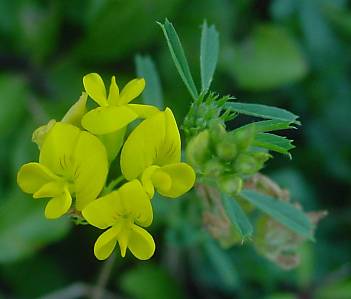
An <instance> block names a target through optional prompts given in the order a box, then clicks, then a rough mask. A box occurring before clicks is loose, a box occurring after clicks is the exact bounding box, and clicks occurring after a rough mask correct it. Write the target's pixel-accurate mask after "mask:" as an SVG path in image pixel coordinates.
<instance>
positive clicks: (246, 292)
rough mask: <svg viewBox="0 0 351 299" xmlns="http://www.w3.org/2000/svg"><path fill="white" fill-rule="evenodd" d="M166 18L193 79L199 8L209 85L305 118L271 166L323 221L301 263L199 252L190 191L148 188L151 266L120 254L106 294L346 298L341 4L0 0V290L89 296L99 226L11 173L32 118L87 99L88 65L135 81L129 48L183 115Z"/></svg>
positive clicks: (349, 145) (350, 294) (350, 58)
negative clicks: (212, 40) (174, 195)
mask: <svg viewBox="0 0 351 299" xmlns="http://www.w3.org/2000/svg"><path fill="white" fill-rule="evenodd" d="M165 17H168V18H169V19H170V20H171V21H172V22H173V23H174V25H175V27H176V29H177V31H178V34H179V35H180V37H181V39H182V42H183V46H184V48H185V49H186V52H187V56H188V59H189V63H190V65H191V68H192V71H193V75H195V78H196V79H199V76H198V75H197V74H199V41H200V25H201V24H202V22H203V19H207V21H208V22H209V23H211V24H215V25H216V27H217V29H218V30H219V32H220V43H221V49H220V58H219V66H218V69H217V72H216V74H215V79H214V83H213V85H212V89H214V90H216V91H219V92H220V93H221V94H228V93H229V94H232V95H233V96H235V97H236V98H238V99H239V100H240V101H247V102H258V103H263V104H267V105H276V106H279V107H283V108H287V109H289V110H291V111H292V112H294V113H296V114H298V115H300V117H301V121H302V123H303V126H302V127H300V128H299V129H298V130H294V131H292V132H289V134H290V136H289V137H291V138H294V139H295V145H296V146H297V148H296V149H295V150H293V151H292V155H293V160H291V161H290V160H288V159H287V158H286V157H284V156H280V155H279V156H278V155H276V156H275V158H274V159H273V160H272V161H271V162H270V163H269V164H268V166H267V167H266V168H265V169H264V173H265V174H267V175H269V176H271V177H272V178H274V179H275V180H276V181H277V182H279V183H280V184H281V186H283V187H285V188H288V189H289V190H290V191H291V194H292V197H293V198H294V199H296V200H299V201H300V202H301V203H302V204H303V205H304V207H305V209H306V210H307V211H309V210H318V209H319V210H320V209H323V210H324V209H326V210H328V211H329V216H328V217H327V218H326V219H324V220H322V222H321V224H320V226H319V227H318V230H317V232H316V242H315V243H312V242H310V243H306V244H305V245H304V246H303V247H302V248H301V264H300V266H299V267H297V268H296V269H294V270H291V271H284V270H282V269H280V268H279V267H278V266H277V265H275V264H273V263H271V262H270V261H268V260H266V259H265V258H264V257H261V256H259V255H258V254H257V253H256V251H255V250H254V249H253V248H252V246H250V244H249V243H247V244H244V245H243V246H239V247H235V248H231V249H229V250H226V251H225V250H222V249H221V248H220V247H219V246H218V245H217V243H214V242H212V240H208V242H207V243H208V244H207V245H206V246H203V247H199V246H198V245H196V244H197V241H196V240H197V238H198V235H199V234H200V233H201V232H202V228H201V224H198V222H199V219H200V218H201V216H200V215H194V216H193V218H194V223H187V222H184V221H182V220H183V219H182V218H181V216H180V215H182V214H181V213H182V208H183V205H182V203H183V202H184V201H185V200H191V199H189V198H184V199H181V200H179V201H177V202H173V201H166V200H160V199H157V198H156V199H155V205H156V208H155V209H156V212H155V218H156V219H155V222H154V224H153V227H152V230H153V235H154V236H155V239H156V244H157V250H156V255H155V256H154V257H153V258H152V259H151V260H150V261H148V262H139V261H137V260H135V259H132V258H130V257H127V258H125V259H122V258H120V257H117V258H116V262H115V264H114V265H113V268H112V272H111V274H110V279H109V281H108V284H107V289H108V293H104V294H103V297H104V298H131V299H132V298H134V299H151V298H152V299H162V298H171V299H173V298H174V299H185V298H205V299H207V298H209V299H212V298H213V299H216V298H244V299H246V298H248V299H251V298H264V299H293V298H306V299H307V298H317V299H350V298H351V275H350V273H351V264H350V259H351V200H350V199H351V198H350V197H351V125H350V122H351V76H350V75H351V51H350V50H351V5H350V1H346V0H256V1H254V0H236V1H234V0H232V1H229V0H193V1H186V0H167V1H162V0H154V1H151V0H149V1H148V0H128V1H126V0H125V1H122V0H86V1H78V0H62V1H59V0H58V1H35V0H11V1H10V0H0V104H1V106H0V195H1V196H0V298H15V299H17V298H48V299H53V298H55V299H63V298H89V296H90V297H91V295H87V293H90V294H92V293H93V292H90V291H89V290H90V289H89V287H91V286H94V285H95V284H96V281H97V279H98V276H99V273H100V272H101V268H102V265H103V263H101V262H99V261H97V260H96V259H95V257H94V255H93V244H94V241H95V239H96V237H97V236H98V234H99V231H98V230H95V229H94V228H92V227H87V226H74V225H72V224H71V223H70V222H69V221H68V220H67V219H63V220H59V221H47V220H46V219H45V218H44V215H43V204H45V203H44V201H35V200H32V199H31V198H30V196H26V195H24V194H22V193H21V192H20V191H19V189H18V187H17V186H16V172H17V170H18V168H19V166H20V165H21V164H23V163H25V162H28V161H32V160H35V159H37V149H36V146H35V145H34V144H32V143H31V133H32V131H33V129H35V128H36V127H38V126H39V125H42V124H44V123H46V122H47V121H48V120H49V119H50V118H56V119H60V118H61V117H62V115H63V114H64V112H65V111H66V110H67V108H68V107H69V106H70V105H71V104H72V103H73V102H74V101H75V100H77V99H78V97H79V95H80V94H81V91H82V89H83V86H82V76H83V75H84V74H86V73H89V72H98V73H100V74H102V75H103V77H104V79H105V80H106V82H107V80H108V79H109V76H110V75H112V74H116V75H117V79H118V80H119V82H123V83H125V82H126V81H128V80H130V79H132V78H133V77H135V76H136V70H135V63H134V60H135V55H136V54H142V55H145V54H148V55H150V56H151V57H152V59H153V60H154V62H155V65H156V67H157V69H158V71H159V74H160V79H161V83H162V87H163V94H164V98H165V102H166V104H167V105H168V106H170V107H171V108H172V109H173V110H174V111H175V114H176V118H177V121H178V123H179V124H180V123H181V122H182V119H183V117H184V115H185V114H186V112H187V109H188V107H189V105H190V102H191V100H190V96H189V95H188V94H187V91H186V89H185V87H184V86H183V85H182V82H181V80H180V78H179V77H178V74H177V72H176V70H175V67H174V65H173V62H172V60H171V57H170V54H169V52H168V49H167V46H166V42H165V40H164V38H163V34H162V32H161V29H160V28H159V27H158V26H157V24H156V23H155V21H157V20H163V19H164V18H165ZM197 81H199V80H197ZM195 211H196V210H195ZM57 291H60V292H59V293H57ZM45 296H46V297H45ZM50 296H51V297H50ZM55 296H56V297H55ZM93 296H94V295H93ZM95 298H97V297H95Z"/></svg>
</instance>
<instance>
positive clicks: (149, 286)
mask: <svg viewBox="0 0 351 299" xmlns="http://www.w3.org/2000/svg"><path fill="white" fill-rule="evenodd" d="M119 285H120V287H121V289H122V290H123V291H124V292H125V293H126V294H128V295H129V297H130V298H134V299H156V298H169V299H183V298H185V296H184V294H183V292H182V291H181V289H180V288H179V286H178V285H177V284H176V282H175V280H174V279H173V278H172V277H171V276H170V275H169V274H168V273H167V272H166V271H165V270H164V269H163V268H161V267H159V266H157V265H154V264H151V263H149V264H142V265H139V266H138V267H135V268H132V269H131V270H129V271H127V272H124V273H123V276H122V277H121V281H120V283H119Z"/></svg>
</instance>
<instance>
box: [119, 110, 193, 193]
mask: <svg viewBox="0 0 351 299" xmlns="http://www.w3.org/2000/svg"><path fill="white" fill-rule="evenodd" d="M180 155H181V143H180V135H179V131H178V127H177V123H176V121H175V119H174V116H173V113H172V111H171V110H170V109H169V108H167V109H166V110H165V111H162V112H158V113H156V114H155V115H153V116H151V117H150V118H148V119H146V120H144V121H143V122H142V123H141V124H140V125H139V126H138V127H137V128H135V129H134V131H133V132H132V133H131V134H130V135H129V137H128V139H127V141H126V142H125V144H124V146H123V148H122V152H121V170H122V174H123V175H124V177H125V178H126V179H127V180H133V179H136V178H138V179H140V180H141V182H142V184H143V186H144V188H145V190H146V192H147V193H148V195H149V196H150V198H152V197H153V195H154V189H156V190H157V191H158V192H159V193H160V194H161V195H163V196H166V197H171V198H176V197H178V196H180V195H182V194H184V193H186V192H187V191H188V190H189V189H190V188H191V187H192V186H193V185H194V182H195V172H194V170H193V169H192V168H191V166H189V165H188V164H186V163H181V162H180Z"/></svg>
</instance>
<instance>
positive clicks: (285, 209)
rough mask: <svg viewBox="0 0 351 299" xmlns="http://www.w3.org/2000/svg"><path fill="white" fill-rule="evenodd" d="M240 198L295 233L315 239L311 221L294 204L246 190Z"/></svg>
mask: <svg viewBox="0 0 351 299" xmlns="http://www.w3.org/2000/svg"><path fill="white" fill-rule="evenodd" d="M240 196H241V197H242V198H243V199H245V200H247V201H249V202H250V203H252V204H253V205H255V206H256V207H257V208H259V209H260V210H261V211H262V212H264V213H266V214H268V215H269V216H271V217H272V218H273V219H274V220H276V221H277V222H279V223H281V224H283V225H285V226H286V227H288V228H289V229H291V230H292V231H294V232H295V233H297V234H299V235H301V236H303V237H306V238H309V239H313V236H312V228H313V227H312V224H311V222H310V220H309V219H308V218H307V216H306V215H305V214H304V213H303V211H301V210H300V209H298V208H296V207H294V206H293V205H292V204H290V203H287V202H284V201H280V200H279V199H276V198H273V197H271V196H268V195H265V194H261V193H257V192H255V191H252V190H244V191H242V192H241V193H240Z"/></svg>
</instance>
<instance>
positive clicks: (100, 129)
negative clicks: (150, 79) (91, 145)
mask: <svg viewBox="0 0 351 299" xmlns="http://www.w3.org/2000/svg"><path fill="white" fill-rule="evenodd" d="M83 84H84V88H85V90H86V92H87V93H88V95H89V96H90V97H91V98H92V99H93V100H94V101H95V102H96V103H97V104H98V105H99V107H98V108H96V109H93V110H91V111H89V112H88V113H87V114H85V115H84V117H83V119H82V126H83V127H84V128H85V129H87V130H88V131H90V132H92V133H93V134H97V135H101V134H108V133H111V132H114V131H117V130H119V129H121V128H123V127H125V126H127V125H128V124H129V123H131V122H132V121H133V120H135V119H137V118H138V117H141V118H146V117H148V116H150V115H152V114H153V113H155V112H157V111H158V109H157V108H156V107H154V106H149V105H138V104H129V102H130V101H132V100H133V99H135V98H136V97H138V96H139V95H140V94H141V93H142V92H143V90H144V87H145V80H144V79H142V78H141V79H133V80H131V81H130V82H129V83H128V84H127V85H126V86H125V87H124V88H123V89H122V91H121V92H119V88H118V86H117V83H116V79H115V76H113V77H112V79H111V84H110V89H109V93H108V96H107V93H106V88H105V84H104V81H103V80H102V78H101V77H100V75H99V74H97V73H91V74H88V75H86V76H84V78H83Z"/></svg>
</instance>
